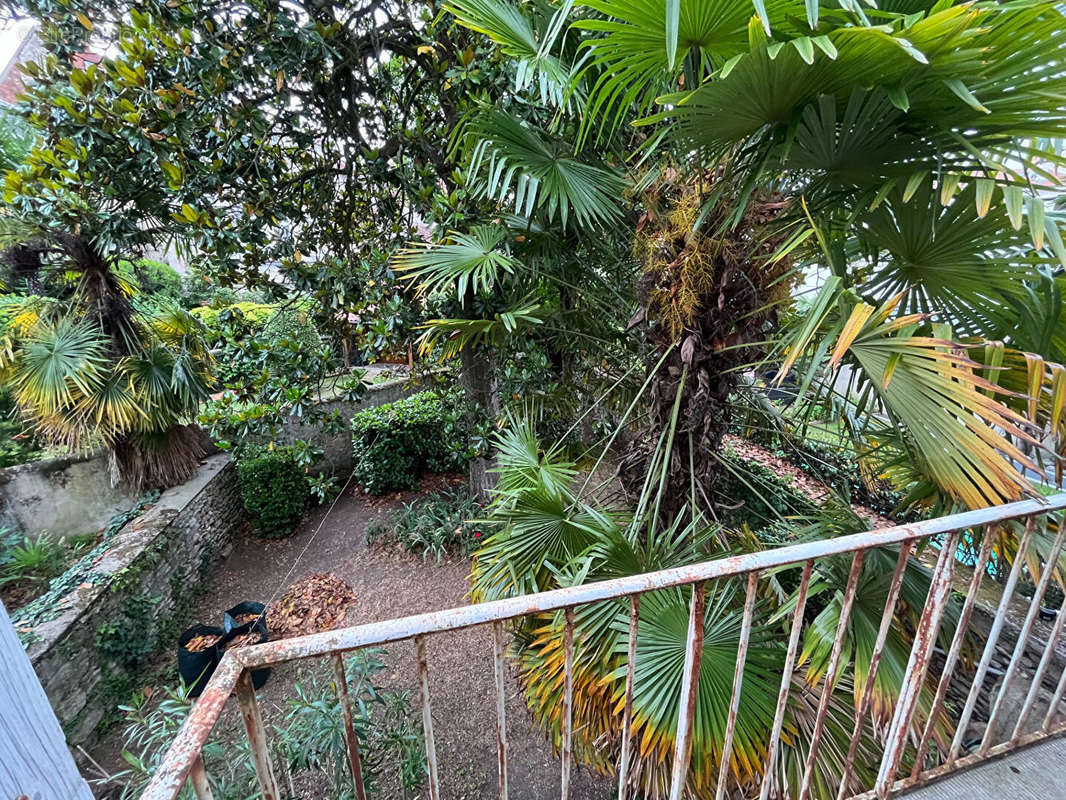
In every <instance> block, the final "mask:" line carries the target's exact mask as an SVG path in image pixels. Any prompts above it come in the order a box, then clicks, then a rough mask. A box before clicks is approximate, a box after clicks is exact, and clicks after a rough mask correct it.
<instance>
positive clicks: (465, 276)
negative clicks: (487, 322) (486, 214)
mask: <svg viewBox="0 0 1066 800" xmlns="http://www.w3.org/2000/svg"><path fill="white" fill-rule="evenodd" d="M506 239H507V229H506V228H504V227H503V226H501V225H478V226H475V227H474V228H473V229H472V230H471V231H470V233H468V234H466V233H459V232H457V231H456V232H452V233H451V234H450V236H449V238H448V241H446V242H445V243H440V244H437V243H431V242H412V243H411V244H410V245H408V247H407V248H405V249H403V250H401V251H399V252H398V253H397V254H396V255H395V256H394V257H393V262H392V263H393V268H394V269H395V270H396V271H397V272H403V273H406V277H407V279H408V280H410V281H412V282H417V283H418V284H419V290H420V291H421V292H422V293H423V294H433V293H434V292H442V291H450V290H455V291H456V292H457V293H458V296H459V297H461V298H462V297H465V296H466V293H467V291H468V290H469V291H472V292H479V291H489V290H491V289H492V287H493V286H494V285H495V284H496V282H497V281H498V280H499V279H500V277H501V275H502V274H504V273H513V272H514V271H515V270H516V269H517V268H518V267H519V266H520V265H519V262H518V260H517V259H515V258H514V257H513V256H512V255H511V254H510V253H509V252H508V250H507V248H506V246H505V241H506Z"/></svg>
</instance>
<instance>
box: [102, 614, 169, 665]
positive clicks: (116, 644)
mask: <svg viewBox="0 0 1066 800" xmlns="http://www.w3.org/2000/svg"><path fill="white" fill-rule="evenodd" d="M159 601H160V598H159V597H143V596H139V595H131V596H130V597H127V598H126V599H125V600H124V601H123V603H122V605H121V607H120V609H119V612H118V614H116V615H115V616H114V617H113V618H112V619H109V620H107V621H105V622H102V623H101V624H100V627H98V628H97V629H96V639H95V643H96V649H97V650H98V651H99V652H100V654H101V655H102V656H103V657H104V658H107V659H109V660H110V661H111V662H113V663H112V666H111V669H112V670H127V671H128V670H131V669H133V668H135V667H137V666H138V665H140V664H142V663H143V662H144V660H145V659H146V658H147V657H148V656H150V655H151V654H152V653H153V652H155V649H156V644H157V638H156V631H155V608H156V606H157V605H158V604H159Z"/></svg>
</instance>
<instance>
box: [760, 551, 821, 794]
mask: <svg viewBox="0 0 1066 800" xmlns="http://www.w3.org/2000/svg"><path fill="white" fill-rule="evenodd" d="M813 568H814V562H813V561H805V562H804V563H803V572H802V574H801V575H800V584H799V590H798V592H797V594H796V610H795V611H793V612H792V629H791V631H790V632H789V635H788V651H787V652H786V653H785V665H784V667H783V668H782V670H781V688H780V689H779V690H778V693H777V711H776V712H775V713H774V726H773V728H772V730H771V731H770V746H769V748H767V751H766V764H765V771H764V772H763V776H762V789H761V790H760V792H759V800H767V798H768V797H769V796H770V788H771V786H772V785H773V780H774V776H773V765H774V760H775V759H776V758H777V748H778V746H779V745H780V743H781V728H782V727H783V726H784V722H785V708H786V706H787V705H788V691H789V689H791V688H792V669H793V667H794V666H795V664H796V650H797V649H798V648H799V637H800V631H801V630H802V628H803V609H804V608H805V607H806V606H807V590H808V588H809V587H810V583H811V570H812V569H813Z"/></svg>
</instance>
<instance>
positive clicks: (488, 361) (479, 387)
mask: <svg viewBox="0 0 1066 800" xmlns="http://www.w3.org/2000/svg"><path fill="white" fill-rule="evenodd" d="M461 353H462V356H461V358H462V369H461V372H460V382H461V383H462V386H463V391H464V392H465V394H466V418H467V425H468V427H469V428H470V429H471V430H473V429H474V428H476V427H477V426H478V425H479V424H480V423H481V422H482V421H483V420H484V419H485V418H486V417H487V418H488V419H490V420H495V419H496V417H497V416H499V413H500V396H499V391H498V387H497V384H496V354H495V352H494V351H493V350H491V349H489V348H484V347H479V346H471V347H464V348H463V349H462V351H461ZM494 463H495V459H493V458H492V457H491V454H485V455H479V456H476V457H474V458H472V459H471V460H470V466H469V475H470V495H471V496H472V497H473V498H474V499H475V500H476V501H478V502H479V503H488V502H489V500H490V493H491V492H492V490H493V488H495V486H496V477H495V475H494V474H493V473H492V468H493V466H494Z"/></svg>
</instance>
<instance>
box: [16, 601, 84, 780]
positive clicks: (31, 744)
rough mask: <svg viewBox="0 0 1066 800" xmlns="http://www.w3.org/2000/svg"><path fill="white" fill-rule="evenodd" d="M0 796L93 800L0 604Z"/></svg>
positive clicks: (20, 643)
mask: <svg viewBox="0 0 1066 800" xmlns="http://www.w3.org/2000/svg"><path fill="white" fill-rule="evenodd" d="M0 764H2V765H3V769H0V797H4V798H20V797H28V798H34V799H35V800H92V796H93V794H92V792H91V791H89V785H88V784H87V783H86V782H85V779H84V778H82V777H81V775H80V774H78V768H77V767H76V766H75V765H74V759H73V758H71V756H70V751H69V750H67V744H66V739H65V737H64V736H63V730H62V728H60V727H59V720H57V719H56V715H55V712H53V711H52V706H51V705H49V703H48V697H47V696H46V695H45V693H44V688H43V687H42V686H41V682H40V681H39V680H38V679H37V675H36V673H34V671H33V665H32V664H31V663H30V659H29V658H28V657H27V655H26V651H25V650H24V649H23V647H22V642H20V641H19V639H18V636H17V635H16V633H15V629H14V627H12V625H11V620H10V619H8V616H7V610H6V609H5V608H4V605H3V603H0Z"/></svg>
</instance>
